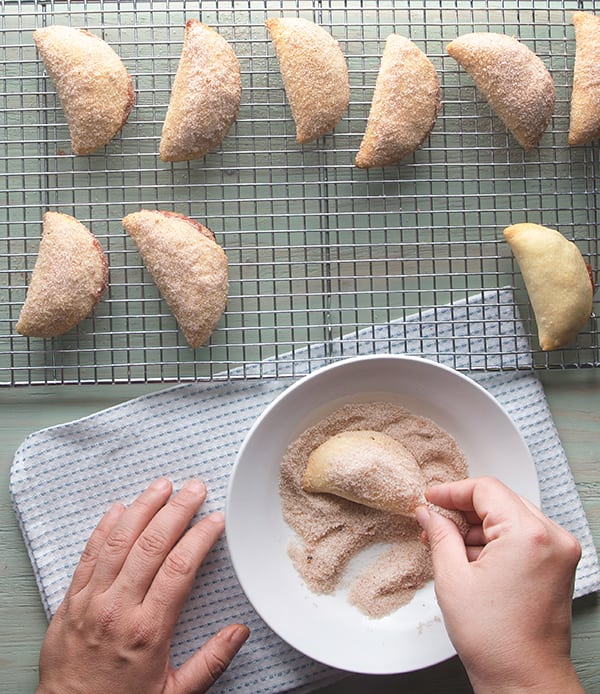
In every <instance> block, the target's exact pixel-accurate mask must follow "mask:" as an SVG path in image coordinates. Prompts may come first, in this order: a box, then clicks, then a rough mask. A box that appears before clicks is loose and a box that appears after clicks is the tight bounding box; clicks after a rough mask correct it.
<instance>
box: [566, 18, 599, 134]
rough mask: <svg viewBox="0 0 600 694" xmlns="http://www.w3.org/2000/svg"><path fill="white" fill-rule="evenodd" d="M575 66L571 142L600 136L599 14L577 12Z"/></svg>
mask: <svg viewBox="0 0 600 694" xmlns="http://www.w3.org/2000/svg"><path fill="white" fill-rule="evenodd" d="M573 24H574V25H575V68H574V71H573V90H572V93H571V116H570V123H569V144H570V145H585V144H588V143H589V142H592V141H593V140H596V139H597V138H598V137H600V17H598V16H596V15H593V14H590V13H589V12H575V13H574V14H573Z"/></svg>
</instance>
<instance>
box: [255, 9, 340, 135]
mask: <svg viewBox="0 0 600 694" xmlns="http://www.w3.org/2000/svg"><path fill="white" fill-rule="evenodd" d="M266 25H267V29H268V31H269V35H270V37H271V39H272V41H273V45H274V46H275V52H276V54H277V60H278V61H279V67H280V70H281V77H282V79H283V86H284V88H285V93H286V95H287V98H288V101H289V104H290V108H291V110H292V117H293V119H294V122H295V124H296V140H297V141H298V142H300V143H305V142H310V141H311V140H316V139H317V138H319V137H322V136H323V135H326V134H327V133H328V132H330V131H332V130H333V129H334V128H335V126H336V125H337V123H338V121H339V120H340V119H341V117H342V116H343V115H344V111H345V110H346V109H347V108H348V102H349V101H350V83H349V80H348V67H347V65H346V59H345V58H344V54H343V53H342V49H341V48H340V45H339V43H338V42H337V41H336V40H335V39H334V38H333V36H331V34H329V33H328V32H327V31H325V29H323V28H322V27H320V26H319V25H318V24H315V23H314V22H310V21H309V20H307V19H302V18H301V17H281V18H273V19H267V21H266Z"/></svg>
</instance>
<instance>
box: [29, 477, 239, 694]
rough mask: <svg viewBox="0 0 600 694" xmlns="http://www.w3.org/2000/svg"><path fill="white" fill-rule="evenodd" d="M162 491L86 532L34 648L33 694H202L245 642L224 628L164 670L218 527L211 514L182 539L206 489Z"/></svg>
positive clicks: (160, 486)
mask: <svg viewBox="0 0 600 694" xmlns="http://www.w3.org/2000/svg"><path fill="white" fill-rule="evenodd" d="M171 492H172V486H171V483H170V482H169V481H168V480H165V479H159V480H156V481H155V482H154V483H153V484H151V485H150V487H148V489H146V491H144V492H143V493H142V494H141V495H140V496H139V497H138V499H136V500H135V501H134V502H133V503H132V504H131V505H130V506H129V507H128V508H125V507H124V506H123V505H122V504H115V505H114V506H113V507H112V508H111V509H110V510H109V511H108V512H107V513H106V515H105V516H104V517H103V518H102V520H101V521H100V523H99V524H98V526H97V528H96V529H95V530H94V532H93V533H92V535H91V537H90V540H89V542H88V544H87V546H86V548H85V550H84V552H83V554H82V556H81V560H80V562H79V565H78V566H77V568H76V570H75V573H74V574H73V579H72V582H71V585H70V587H69V589H68V591H67V594H66V595H65V599H64V601H63V602H62V604H61V605H60V607H59V608H58V610H57V612H56V614H55V616H54V618H53V619H52V621H51V623H50V626H49V628H48V632H47V634H46V638H45V640H44V643H43V645H42V650H41V654H40V684H39V687H38V690H37V692H38V694H50V693H55V692H56V693H58V692H60V694H75V693H76V692H77V693H78V694H82V693H84V692H85V694H96V693H98V694H107V693H109V694H121V693H123V694H134V693H136V692H139V693H140V694H155V693H158V692H160V693H164V694H192V693H196V694H197V693H199V692H205V691H206V690H207V689H208V688H209V687H210V686H211V685H212V684H213V683H214V682H215V680H216V679H217V678H218V677H219V676H220V675H221V674H222V673H223V672H224V670H225V669H226V668H227V666H228V665H229V663H230V662H231V660H232V658H233V657H234V655H235V654H236V653H237V651H238V650H239V649H240V648H241V646H242V644H243V643H244V642H245V640H246V639H247V638H248V635H249V631H248V628H247V627H245V626H244V625H241V624H232V625H229V626H227V627H225V628H224V629H222V630H221V631H220V632H219V633H218V634H216V635H215V636H213V637H212V638H211V639H210V640H209V641H207V643H206V644H204V645H203V646H202V647H201V648H200V649H199V650H198V651H197V652H196V653H195V654H194V655H193V656H191V658H190V659H189V660H188V661H187V662H185V663H184V664H183V665H182V666H181V667H180V668H179V669H175V668H173V667H172V666H171V664H170V662H169V648H170V642H171V637H172V635H173V630H174V628H175V624H176V622H177V619H178V617H179V613H180V612H181V609H182V607H183V604H184V602H185V599H186V598H187V596H188V594H189V592H190V590H191V588H192V584H193V581H194V578H195V576H196V572H197V571H198V568H199V567H200V564H201V563H202V560H203V559H204V557H205V556H206V555H207V553H208V551H209V550H210V548H211V547H212V546H213V544H214V543H215V542H216V541H217V539H218V538H219V536H220V535H221V533H222V532H223V529H224V525H225V524H224V518H223V514H222V513H218V512H217V513H212V514H210V515H208V516H206V517H204V518H203V519H202V520H200V521H199V522H198V523H196V524H195V525H193V526H192V527H191V528H190V529H189V530H187V532H186V528H187V526H188V524H189V523H190V521H191V520H192V518H193V516H194V514H195V513H196V511H197V510H198V509H199V508H200V506H201V504H202V503H203V501H204V499H205V497H206V489H205V487H204V485H203V484H202V483H200V482H198V481H196V480H192V481H190V482H188V483H187V484H186V485H184V487H183V488H182V489H181V490H180V491H179V492H178V493H177V494H175V495H174V496H173V497H172V498H171V499H170V500H169V497H170V496H171Z"/></svg>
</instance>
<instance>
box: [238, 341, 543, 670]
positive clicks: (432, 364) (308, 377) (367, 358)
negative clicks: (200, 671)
mask: <svg viewBox="0 0 600 694" xmlns="http://www.w3.org/2000/svg"><path fill="white" fill-rule="evenodd" d="M386 361H389V362H404V363H409V364H411V363H412V364H415V365H418V366H419V367H421V368H423V367H424V368H433V369H440V370H442V371H444V372H445V373H446V374H449V375H450V376H451V377H453V378H458V379H460V380H461V381H462V382H464V383H465V384H466V385H467V386H468V387H470V388H473V389H474V390H475V391H477V392H478V394H479V395H480V396H483V397H484V398H486V399H487V400H488V401H490V403H491V404H492V405H493V406H494V407H495V408H496V410H497V411H498V412H499V414H501V415H502V416H503V417H504V418H505V419H506V420H507V421H508V422H509V423H510V425H511V428H512V429H513V430H514V434H515V435H516V437H518V438H519V439H520V442H521V444H522V447H523V450H524V451H526V453H527V455H528V457H529V459H530V461H531V464H532V465H533V464H534V463H533V458H532V456H531V451H530V450H529V446H528V445H527V442H526V440H525V438H524V436H523V434H522V432H521V430H520V429H519V427H518V426H517V424H516V423H515V421H514V420H513V419H512V417H511V416H510V415H509V413H508V411H507V410H506V409H505V407H504V406H503V405H502V404H501V403H500V402H499V401H498V400H497V398H495V397H494V396H493V395H492V394H491V393H490V392H489V391H488V390H486V388H484V387H483V386H482V385H481V384H479V383H477V382H476V381H475V380H474V379H472V378H470V377H469V376H467V375H466V374H464V373H461V372H460V371H458V370H457V369H454V368H453V367H451V366H448V365H446V364H443V363H440V362H438V361H435V360H434V359H431V358H427V357H423V356H419V355H408V354H397V355H391V354H372V355H358V356H353V357H348V358H346V359H340V360H337V361H334V362H331V363H329V364H325V365H323V366H321V367H319V368H317V369H315V370H314V371H311V372H310V373H307V374H305V375H303V376H301V377H300V378H299V379H297V380H296V381H294V382H292V383H290V384H289V385H288V386H287V387H286V388H285V389H284V390H283V391H282V392H281V393H279V394H278V395H277V396H276V397H275V398H274V399H273V400H272V401H271V402H270V403H269V404H268V405H267V406H266V407H265V408H264V409H263V410H262V412H261V413H260V415H259V416H258V417H257V418H256V419H255V421H254V422H253V424H252V426H251V427H250V429H249V430H248V431H247V433H246V436H245V437H244V439H243V441H242V443H241V445H240V447H239V449H238V452H237V455H236V458H235V461H234V464H233V467H232V470H231V473H230V478H229V482H228V486H227V495H226V499H225V528H226V544H227V549H228V552H229V556H230V559H231V563H232V566H233V569H234V572H235V575H236V577H237V580H238V582H239V584H240V586H241V588H242V590H243V592H244V595H245V596H246V598H247V599H248V601H249V603H250V604H251V605H252V607H253V609H254V610H255V611H256V613H257V614H258V615H259V616H260V618H261V619H262V620H263V621H264V622H265V623H266V624H267V625H268V626H269V628H270V629H271V630H272V631H273V632H274V633H275V634H277V636H278V637H279V638H281V639H282V640H283V641H285V642H286V643H288V644H289V645H290V646H291V647H293V648H294V649H296V650H297V651H299V652H301V653H303V654H304V655H306V656H308V657H309V658H311V659H312V660H315V661H317V662H321V663H323V664H325V665H328V666H330V667H334V668H337V669H341V670H346V671H348V672H356V673H363V674H397V673H400V672H408V671H409V669H402V670H401V669H394V668H391V669H390V668H383V669H370V668H366V669H365V668H360V667H357V668H355V669H353V668H344V667H343V666H340V665H339V664H335V663H332V662H330V661H328V659H326V658H323V659H320V658H319V657H318V656H315V654H314V653H311V652H309V650H310V649H306V650H304V649H302V648H301V647H300V646H299V645H298V644H297V643H293V642H291V641H289V640H287V638H285V637H284V636H282V635H281V634H280V632H279V630H278V628H277V627H276V626H274V625H273V624H272V622H271V620H270V619H269V618H268V616H265V615H264V613H263V611H262V610H261V608H260V606H259V605H257V604H256V602H255V596H253V595H252V596H251V595H250V594H249V592H248V591H247V588H246V585H245V584H246V580H245V577H244V573H243V571H241V570H240V567H239V565H238V563H237V557H236V556H235V555H234V553H233V552H232V551H231V546H230V543H229V538H228V533H227V531H228V529H229V528H230V526H231V523H232V521H231V518H232V513H233V511H232V507H231V504H230V499H231V495H232V489H233V488H234V485H235V482H236V474H237V471H238V469H239V466H240V464H241V462H242V460H243V457H244V453H245V450H246V448H247V446H248V445H249V442H250V441H251V440H252V438H253V437H254V435H255V432H256V431H257V429H259V428H260V427H261V426H262V424H263V423H264V421H265V420H266V419H267V418H268V417H269V416H270V415H271V413H272V412H273V411H274V410H275V409H276V408H278V407H279V405H280V403H281V402H282V401H284V400H286V399H288V398H290V397H292V396H293V395H294V394H295V393H297V391H298V390H300V389H302V388H303V387H304V386H305V384H306V383H308V382H311V381H313V380H315V379H318V378H320V377H321V376H322V375H323V374H325V373H329V372H331V371H334V370H338V369H347V368H351V367H352V366H353V365H355V364H357V363H364V362H380V363H382V362H386ZM539 491H540V490H539V483H537V484H536V487H535V492H536V498H532V497H531V496H530V497H529V500H530V501H532V502H533V503H534V504H536V505H538V506H539V505H540V498H539ZM283 522H284V523H285V524H286V525H287V523H286V522H285V520H284V521H283ZM250 592H251V591H250ZM448 644H449V648H448V649H447V651H446V653H445V654H444V655H443V656H442V657H437V658H436V659H435V660H433V659H432V660H431V661H430V662H428V663H427V664H426V665H419V666H417V667H415V668H412V669H418V668H419V667H427V666H430V665H434V664H436V663H439V662H442V661H443V660H445V659H447V658H449V657H452V656H453V655H455V654H456V650H455V649H454V647H453V645H452V644H451V642H450V641H448Z"/></svg>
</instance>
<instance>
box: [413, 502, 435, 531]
mask: <svg viewBox="0 0 600 694" xmlns="http://www.w3.org/2000/svg"><path fill="white" fill-rule="evenodd" d="M415 516H416V517H417V523H418V524H419V525H420V526H421V527H422V528H423V530H427V526H428V525H429V519H430V518H431V515H430V513H429V509H427V508H426V507H425V506H417V508H416V509H415Z"/></svg>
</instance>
